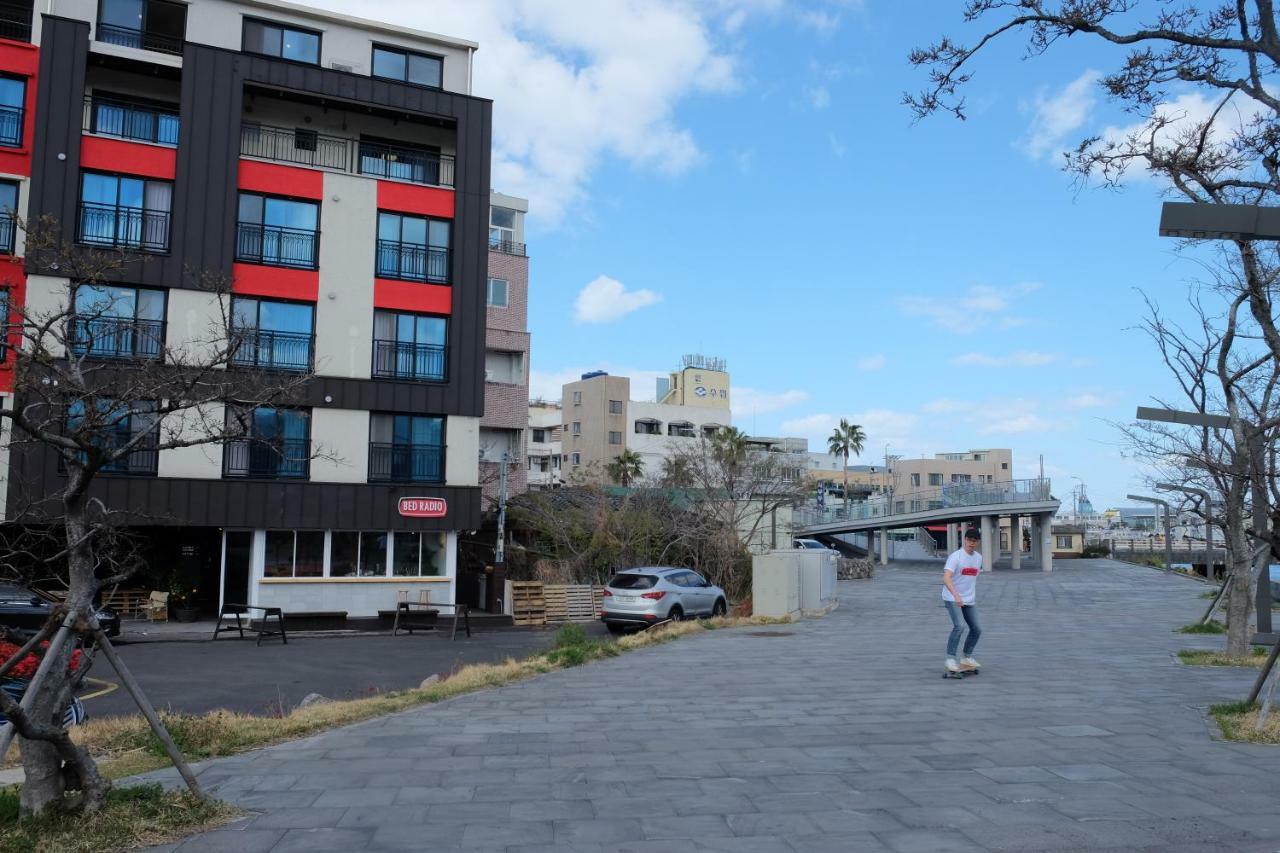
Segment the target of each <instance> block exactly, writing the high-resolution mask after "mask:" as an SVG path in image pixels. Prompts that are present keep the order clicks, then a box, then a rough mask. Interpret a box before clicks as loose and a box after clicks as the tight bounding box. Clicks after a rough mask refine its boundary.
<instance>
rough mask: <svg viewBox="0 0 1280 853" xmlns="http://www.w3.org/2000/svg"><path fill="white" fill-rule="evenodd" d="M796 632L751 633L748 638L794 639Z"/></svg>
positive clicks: (748, 633)
mask: <svg viewBox="0 0 1280 853" xmlns="http://www.w3.org/2000/svg"><path fill="white" fill-rule="evenodd" d="M795 633H796V632H795V631H749V632H747V636H748V637H793V636H795Z"/></svg>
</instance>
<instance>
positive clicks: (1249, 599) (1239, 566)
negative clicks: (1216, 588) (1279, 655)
mask: <svg viewBox="0 0 1280 853" xmlns="http://www.w3.org/2000/svg"><path fill="white" fill-rule="evenodd" d="M1230 526H1231V528H1232V529H1231V539H1232V545H1231V576H1230V579H1229V580H1228V581H1227V583H1229V584H1230V586H1229V587H1228V589H1227V607H1226V612H1227V654H1228V655H1229V656H1230V657H1235V658H1243V657H1247V656H1248V654H1249V610H1250V607H1251V605H1252V604H1253V595H1252V594H1251V584H1250V583H1249V578H1250V577H1251V576H1252V574H1253V549H1252V548H1250V547H1249V540H1248V538H1247V537H1246V536H1245V534H1244V530H1243V525H1242V524H1240V523H1238V522H1235V521H1233V522H1232V523H1231V525H1230Z"/></svg>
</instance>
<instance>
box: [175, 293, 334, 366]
mask: <svg viewBox="0 0 1280 853" xmlns="http://www.w3.org/2000/svg"><path fill="white" fill-rule="evenodd" d="M246 300H252V301H253V302H254V303H256V308H255V310H254V315H253V322H254V325H253V326H252V327H251V328H252V329H253V331H254V332H261V331H267V332H273V333H277V334H286V335H296V334H301V332H287V331H284V330H282V329H265V330H264V329H263V328H262V303H263V302H273V303H279V304H282V305H305V306H307V307H308V308H310V309H311V331H310V332H307V334H308V335H309V336H310V343H309V345H308V349H309V351H310V356H309V358H308V359H307V367H306V368H305V369H304V370H302V371H298V370H296V369H292V368H284V370H285V371H286V372H289V373H298V372H303V373H314V372H315V364H316V314H317V313H318V311H317V309H318V308H319V305H318V304H317V303H315V302H307V301H306V300H302V299H278V298H276V297H272V296H258V295H257V294H253V293H233V294H232V295H231V313H230V316H229V326H230V329H231V331H232V332H234V331H235V330H236V329H237V328H238V327H237V326H236V317H237V316H238V314H237V312H236V303H237V302H244V301H246ZM167 307H168V303H166V310H167ZM246 328H248V327H246ZM233 364H234V362H233ZM245 366H247V367H250V368H252V369H257V370H280V369H281V368H279V367H275V366H273V365H265V366H264V365H261V364H256V365H245Z"/></svg>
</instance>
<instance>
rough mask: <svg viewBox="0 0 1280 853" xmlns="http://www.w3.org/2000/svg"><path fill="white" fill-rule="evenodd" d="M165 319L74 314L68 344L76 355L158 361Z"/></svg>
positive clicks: (68, 328)
mask: <svg viewBox="0 0 1280 853" xmlns="http://www.w3.org/2000/svg"><path fill="white" fill-rule="evenodd" d="M164 327H165V324H164V321H163V320H135V319H134V318H132V317H72V318H71V320H70V322H69V323H68V324H67V339H68V340H67V343H68V344H69V346H70V349H71V352H72V353H74V354H75V355H77V356H87V357H88V358H103V359H112V360H126V361H159V360H160V356H161V354H162V353H163V352H164Z"/></svg>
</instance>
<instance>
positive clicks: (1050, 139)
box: [1022, 69, 1102, 160]
mask: <svg viewBox="0 0 1280 853" xmlns="http://www.w3.org/2000/svg"><path fill="white" fill-rule="evenodd" d="M1101 76H1102V75H1101V74H1100V73H1099V72H1097V71H1093V70H1092V69H1091V70H1088V71H1085V72H1084V73H1083V74H1081V75H1080V76H1079V77H1077V78H1076V79H1075V80H1073V81H1071V82H1070V83H1068V84H1067V85H1066V87H1064V88H1063V89H1062V91H1060V92H1058V93H1057V94H1055V95H1053V96H1046V95H1045V93H1044V91H1043V90H1042V91H1040V92H1039V93H1038V94H1037V95H1036V97H1035V100H1034V102H1033V103H1032V104H1031V105H1029V106H1024V109H1027V110H1029V111H1030V112H1031V113H1032V116H1031V126H1030V127H1029V128H1028V129H1027V137H1026V139H1024V140H1023V142H1022V148H1023V150H1024V151H1025V152H1026V153H1027V156H1029V157H1031V159H1033V160H1039V159H1041V158H1042V157H1044V156H1045V155H1046V154H1057V153H1058V152H1060V151H1062V150H1063V147H1064V145H1068V144H1069V143H1068V141H1067V137H1068V136H1070V135H1071V134H1072V133H1074V132H1075V131H1076V130H1079V129H1080V128H1081V127H1082V126H1084V124H1085V122H1086V121H1088V120H1089V114H1090V113H1091V112H1093V108H1094V105H1095V104H1097V102H1098V96H1097V88H1096V86H1097V82H1098V79H1099V78H1100V77H1101Z"/></svg>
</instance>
